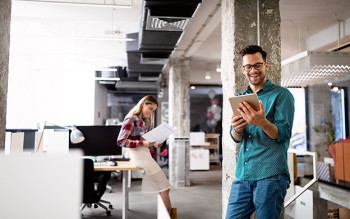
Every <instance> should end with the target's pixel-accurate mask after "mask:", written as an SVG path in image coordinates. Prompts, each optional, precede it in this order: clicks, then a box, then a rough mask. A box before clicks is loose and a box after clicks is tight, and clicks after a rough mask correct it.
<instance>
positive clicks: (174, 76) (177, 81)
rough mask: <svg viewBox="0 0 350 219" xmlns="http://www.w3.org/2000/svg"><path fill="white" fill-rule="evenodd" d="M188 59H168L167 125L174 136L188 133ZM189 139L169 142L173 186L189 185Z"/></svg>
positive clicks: (182, 135)
mask: <svg viewBox="0 0 350 219" xmlns="http://www.w3.org/2000/svg"><path fill="white" fill-rule="evenodd" d="M189 62H190V61H189V59H182V58H179V59H170V61H169V64H170V68H169V125H170V126H172V127H174V128H175V134H174V137H175V138H179V137H180V138H183V137H185V138H186V137H187V138H188V137H189V134H190V93H189V87H190V84H189V83H190V72H189V70H190V69H189ZM189 172H190V164H189V141H188V140H187V141H186V140H185V139H183V140H179V139H177V141H175V139H174V138H173V139H171V140H170V142H169V181H170V183H171V184H172V185H173V186H175V187H182V186H189V185H190V180H189Z"/></svg>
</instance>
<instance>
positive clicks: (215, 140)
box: [205, 133, 221, 165]
mask: <svg viewBox="0 0 350 219" xmlns="http://www.w3.org/2000/svg"><path fill="white" fill-rule="evenodd" d="M205 141H206V142H208V143H209V145H208V146H205V148H207V149H208V150H209V158H210V163H217V164H219V165H221V161H220V134H218V133H209V134H205Z"/></svg>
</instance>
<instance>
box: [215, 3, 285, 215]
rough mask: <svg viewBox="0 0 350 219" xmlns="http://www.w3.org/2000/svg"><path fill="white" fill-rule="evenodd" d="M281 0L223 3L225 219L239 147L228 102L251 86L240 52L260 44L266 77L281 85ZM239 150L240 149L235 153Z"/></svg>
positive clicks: (223, 190) (222, 66) (222, 65)
mask: <svg viewBox="0 0 350 219" xmlns="http://www.w3.org/2000/svg"><path fill="white" fill-rule="evenodd" d="M280 22H281V18H280V13H279V1H278V0H235V1H232V0H222V22H221V25H222V26H221V29H222V37H221V39H222V52H221V69H222V72H221V80H222V89H223V120H222V121H223V122H222V126H223V127H222V130H223V135H222V149H223V164H222V167H223V171H222V212H223V215H222V216H223V218H225V216H226V208H227V201H228V197H229V194H230V189H231V184H232V181H233V180H234V178H235V176H234V173H235V168H236V160H235V154H236V151H237V152H238V150H239V149H238V147H239V145H236V144H234V143H233V141H232V140H231V137H230V135H229V129H230V122H231V118H232V115H233V114H232V110H231V107H230V104H229V101H228V98H229V97H230V96H233V95H234V94H235V93H236V92H237V91H241V90H243V89H245V87H246V86H247V85H248V82H247V81H246V80H245V78H244V76H243V73H242V71H241V68H242V67H241V66H242V63H241V58H240V56H239V51H240V50H241V49H242V48H243V47H245V46H247V45H249V44H258V45H261V46H262V47H263V49H264V50H265V51H266V52H267V54H268V62H269V63H270V70H269V71H268V72H267V77H268V79H270V80H271V81H272V82H273V83H275V84H280V81H281V79H280V78H281V66H280V64H281V63H280V62H281V51H280V50H281V37H280ZM236 148H237V149H236Z"/></svg>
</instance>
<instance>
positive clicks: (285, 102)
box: [230, 80, 294, 180]
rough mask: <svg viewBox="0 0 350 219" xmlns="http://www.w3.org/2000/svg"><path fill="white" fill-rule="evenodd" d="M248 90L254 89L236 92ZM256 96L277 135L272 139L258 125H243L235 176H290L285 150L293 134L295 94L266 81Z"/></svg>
mask: <svg viewBox="0 0 350 219" xmlns="http://www.w3.org/2000/svg"><path fill="white" fill-rule="evenodd" d="M249 93H253V91H252V90H251V89H250V87H249V86H248V88H247V89H246V90H245V91H243V92H241V93H239V95H243V94H249ZM257 95H258V99H259V100H261V101H262V104H263V105H264V108H265V113H266V118H267V119H268V120H269V121H270V122H271V123H273V124H275V125H276V126H277V128H278V137H277V139H271V138H270V137H269V136H268V135H267V134H265V132H264V131H263V130H262V129H261V128H260V127H257V126H254V125H252V124H249V125H248V126H246V127H245V128H244V130H243V136H242V142H241V147H240V150H239V154H238V160H237V166H236V177H237V178H238V179H240V180H259V179H264V178H267V177H270V176H274V175H277V174H285V175H287V176H289V171H288V160H287V150H288V147H289V142H290V138H291V135H292V126H293V119H294V97H293V95H292V94H291V92H290V91H289V90H288V89H286V88H284V87H281V86H277V85H274V84H272V83H271V81H269V80H267V82H266V83H265V85H264V86H263V87H262V88H261V89H260V90H259V91H258V92H257ZM231 129H232V126H231ZM230 133H231V132H230ZM231 137H232V136H231ZM232 139H233V138H232ZM233 140H234V141H235V139H233ZM235 142H236V141H235ZM236 143H237V142H236Z"/></svg>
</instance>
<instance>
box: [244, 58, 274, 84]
mask: <svg viewBox="0 0 350 219" xmlns="http://www.w3.org/2000/svg"><path fill="white" fill-rule="evenodd" d="M268 68H269V64H268V63H267V62H264V59H263V58H262V56H261V54H260V53H259V52H258V53H255V54H247V55H245V56H243V67H242V72H243V74H244V75H245V77H246V79H247V80H248V81H249V83H250V84H251V85H255V86H258V85H262V84H263V83H264V82H265V78H266V74H265V72H266V70H267V69H268Z"/></svg>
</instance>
